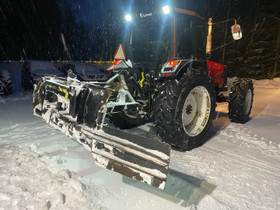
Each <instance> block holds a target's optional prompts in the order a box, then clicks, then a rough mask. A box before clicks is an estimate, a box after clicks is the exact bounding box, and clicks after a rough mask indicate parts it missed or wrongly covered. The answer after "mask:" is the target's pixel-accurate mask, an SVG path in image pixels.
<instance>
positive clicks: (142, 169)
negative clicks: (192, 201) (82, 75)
mask: <svg viewBox="0 0 280 210" xmlns="http://www.w3.org/2000/svg"><path fill="white" fill-rule="evenodd" d="M164 13H166V14H164ZM168 13H169V14H168ZM126 18H127V20H128V21H131V22H130V24H128V25H127V26H128V27H127V30H126V33H125V35H126V36H125V37H124V38H125V39H126V40H127V41H126V42H125V46H124V49H125V50H126V52H127V57H128V58H129V59H128V60H125V57H124V53H122V52H119V51H118V52H116V58H118V59H119V60H117V61H116V62H115V64H114V65H113V66H112V67H110V68H109V69H108V70H107V74H108V75H107V77H108V80H106V81H92V82H82V81H79V80H78V79H77V77H76V76H75V74H73V72H69V76H68V78H67V79H65V78H58V77H55V76H46V77H43V78H42V80H41V81H40V82H39V83H38V84H37V85H36V87H35V91H34V93H33V96H34V99H33V114H34V115H36V116H40V117H42V118H44V119H45V120H46V121H47V122H48V123H50V124H51V125H53V126H54V127H56V128H57V129H60V130H61V131H62V132H64V133H65V134H66V135H68V136H70V137H73V138H75V139H77V140H78V141H79V142H80V143H81V144H83V145H85V147H86V148H87V149H88V150H90V152H92V154H93V156H94V159H95V161H96V163H97V164H98V165H100V166H103V167H106V168H108V169H110V170H113V171H117V172H119V173H121V174H124V175H126V176H129V177H132V178H134V179H137V180H140V181H143V182H145V183H148V184H151V185H153V186H156V187H159V188H163V187H164V185H165V182H166V179H167V173H168V165H169V157H170V145H172V146H173V147H174V148H176V149H178V150H181V151H185V150H191V149H193V148H194V147H197V146H199V145H201V144H203V142H204V141H206V137H207V133H208V131H209V129H210V127H211V121H212V119H213V117H214V113H215V108H216V102H220V101H228V102H229V117H230V119H231V120H232V121H233V122H238V123H245V122H247V121H248V120H249V115H250V112H251V108H252V102H253V83H252V81H251V80H249V79H237V80H236V81H235V82H234V83H233V86H232V87H231V92H230V95H229V97H224V96H222V95H221V94H220V93H221V92H222V91H226V90H227V86H226V84H227V75H228V74H227V69H226V68H225V66H224V65H222V64H218V63H215V62H212V61H210V60H208V59H207V57H209V54H210V52H211V34H212V24H211V19H210V20H209V24H208V36H207V37H206V35H207V32H206V31H207V24H206V22H205V20H204V18H202V17H201V16H199V15H198V14H196V13H195V12H193V11H189V10H184V9H178V8H174V9H173V10H171V9H170V8H169V7H164V9H163V10H161V9H158V10H157V9H156V10H154V11H151V12H149V13H142V12H136V13H135V15H134V16H130V15H126ZM232 31H233V37H234V38H235V39H239V38H241V36H242V33H241V30H240V26H239V25H237V24H235V25H234V26H233V27H232ZM206 40H207V41H206ZM120 49H123V48H122V47H120ZM147 122H153V127H152V130H154V131H155V132H154V133H156V134H157V136H158V137H160V138H158V137H156V136H151V134H150V133H149V134H148V135H142V136H139V130H138V132H136V133H137V135H135V130H134V131H133V129H131V130H127V129H129V128H133V127H137V126H139V125H141V124H144V123H147ZM112 124H114V126H112ZM116 127H117V128H116ZM140 134H141V133H140ZM166 143H168V144H166Z"/></svg>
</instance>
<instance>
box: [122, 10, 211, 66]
mask: <svg viewBox="0 0 280 210" xmlns="http://www.w3.org/2000/svg"><path fill="white" fill-rule="evenodd" d="M204 29H205V24H204V22H203V23H202V21H199V20H197V18H195V17H194V16H191V15H185V14H176V15H169V16H163V15H154V16H153V14H152V13H150V14H140V15H139V17H138V18H137V21H135V22H134V23H133V24H131V28H130V31H129V39H128V40H129V41H128V43H129V47H128V48H127V49H129V51H130V52H129V56H130V57H131V58H132V60H133V61H134V62H136V63H141V64H144V63H145V64H149V65H152V64H153V65H157V66H158V65H160V64H163V63H165V62H166V61H167V60H169V59H172V58H181V59H189V58H195V57H200V58H204V57H205V42H206V38H205V35H206V33H205V30H204Z"/></svg>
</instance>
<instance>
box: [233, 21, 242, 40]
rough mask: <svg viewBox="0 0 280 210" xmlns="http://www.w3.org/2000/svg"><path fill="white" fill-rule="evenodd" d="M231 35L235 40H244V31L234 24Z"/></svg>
mask: <svg viewBox="0 0 280 210" xmlns="http://www.w3.org/2000/svg"><path fill="white" fill-rule="evenodd" d="M231 34H232V37H233V39H234V40H239V39H241V38H242V31H241V27H240V25H238V24H236V23H235V24H234V25H233V26H231Z"/></svg>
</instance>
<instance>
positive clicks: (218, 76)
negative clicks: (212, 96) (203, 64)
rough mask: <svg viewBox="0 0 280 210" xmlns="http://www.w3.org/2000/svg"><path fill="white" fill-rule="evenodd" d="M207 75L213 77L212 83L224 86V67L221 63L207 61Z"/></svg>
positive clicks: (220, 86)
mask: <svg viewBox="0 0 280 210" xmlns="http://www.w3.org/2000/svg"><path fill="white" fill-rule="evenodd" d="M207 71H208V75H209V76H210V77H211V78H212V79H213V83H214V84H216V85H218V87H219V88H222V87H223V86H224V77H225V67H224V65H223V64H219V63H215V62H213V61H207Z"/></svg>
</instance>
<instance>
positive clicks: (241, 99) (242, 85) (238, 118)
mask: <svg viewBox="0 0 280 210" xmlns="http://www.w3.org/2000/svg"><path fill="white" fill-rule="evenodd" d="M253 98H254V88H253V82H252V80H250V79H237V80H235V81H234V82H233V85H232V87H231V92H230V94H229V106H228V110H229V118H230V120H231V121H232V122H235V123H246V122H248V121H249V119H250V118H249V116H250V114H251V109H252V104H253Z"/></svg>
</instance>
